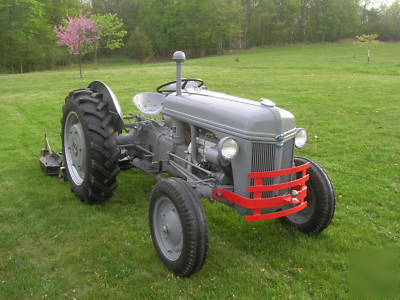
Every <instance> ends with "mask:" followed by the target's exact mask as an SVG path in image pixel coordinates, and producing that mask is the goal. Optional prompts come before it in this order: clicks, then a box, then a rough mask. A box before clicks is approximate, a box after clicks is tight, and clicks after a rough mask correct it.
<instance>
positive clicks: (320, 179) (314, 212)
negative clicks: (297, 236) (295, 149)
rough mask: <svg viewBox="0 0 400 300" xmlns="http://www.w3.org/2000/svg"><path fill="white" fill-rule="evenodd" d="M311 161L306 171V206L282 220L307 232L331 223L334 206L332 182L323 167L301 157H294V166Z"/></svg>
mask: <svg viewBox="0 0 400 300" xmlns="http://www.w3.org/2000/svg"><path fill="white" fill-rule="evenodd" d="M307 162H310V163H311V166H310V168H309V169H308V171H307V173H308V174H309V175H310V179H309V180H308V181H307V183H306V186H307V197H306V198H305V200H306V201H307V207H306V208H305V209H303V210H301V211H299V212H298V213H295V214H292V215H288V216H286V217H284V218H283V221H284V222H285V223H286V224H288V225H290V226H293V227H295V228H297V229H299V230H301V231H303V232H305V233H308V234H317V233H320V232H322V231H323V230H324V229H325V228H326V227H328V225H329V224H330V223H331V220H332V218H333V214H334V212H335V208H336V199H335V191H334V189H333V184H332V181H331V179H330V178H329V176H328V174H327V173H326V171H325V170H324V168H323V167H322V166H321V165H319V164H318V163H317V162H315V161H313V160H311V159H308V158H303V157H295V159H294V163H295V165H296V166H299V165H303V164H305V163H307Z"/></svg>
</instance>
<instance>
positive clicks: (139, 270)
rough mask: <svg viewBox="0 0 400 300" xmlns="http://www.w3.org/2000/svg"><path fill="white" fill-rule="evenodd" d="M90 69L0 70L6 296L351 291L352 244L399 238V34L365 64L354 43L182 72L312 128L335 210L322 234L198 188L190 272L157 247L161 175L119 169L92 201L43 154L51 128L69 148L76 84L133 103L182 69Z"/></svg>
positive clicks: (0, 229)
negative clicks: (205, 238) (172, 265)
mask: <svg viewBox="0 0 400 300" xmlns="http://www.w3.org/2000/svg"><path fill="white" fill-rule="evenodd" d="M237 58H239V59H237ZM84 75H85V77H84V78H83V79H80V78H79V70H78V69H77V67H73V68H68V69H64V70H59V71H46V72H35V73H29V74H22V75H1V76H0V299H24V298H25V299H26V298H34V299H42V298H48V299H55V298H56V299H63V298H65V299H73V298H76V299H102V298H114V299H133V298H153V299H174V298H181V299H186V298H209V299H234V298H236V299H246V298H247V299H261V298H275V299H281V298H284V299H287V298H292V299H308V298H315V299H323V298H326V297H329V298H351V297H352V296H351V291H350V290H351V288H350V284H349V281H350V280H349V279H350V277H351V276H350V269H351V266H352V259H351V257H352V254H353V252H354V251H357V250H361V251H365V250H366V249H370V248H373V249H382V248H388V247H389V248H391V247H396V246H399V243H400V241H399V240H400V224H399V223H400V122H399V118H400V44H395V43H386V44H381V45H379V46H378V47H376V48H373V49H372V57H371V62H370V64H367V57H366V49H362V48H359V47H358V46H355V45H352V44H318V45H301V46H291V47H282V48H265V49H254V50H250V51H243V52H236V53H233V55H227V56H221V57H209V58H204V59H191V60H188V61H187V62H185V64H184V65H183V75H184V76H186V77H195V78H196V77H197V78H202V79H204V80H205V82H206V85H207V87H208V88H209V89H212V90H217V91H222V92H226V93H230V94H233V95H238V96H243V97H246V98H250V99H255V100H257V99H260V98H261V97H264V98H268V99H271V100H273V101H274V102H275V103H276V104H277V105H278V106H280V107H282V108H284V109H287V110H289V111H291V112H292V113H293V114H294V115H295V116H296V118H297V126H298V127H304V128H306V129H308V132H309V143H308V145H307V146H306V147H305V148H304V149H302V150H300V151H299V150H297V154H296V155H298V156H305V157H309V158H312V159H314V160H316V161H318V162H319V163H320V164H322V165H323V166H324V167H325V168H326V170H327V171H328V173H329V175H330V176H331V178H332V180H333V183H334V185H335V190H336V197H337V208H336V213H335V217H334V219H333V222H332V223H331V225H330V226H329V227H328V228H327V229H326V230H325V231H324V232H323V233H322V234H321V235H319V236H314V237H309V236H307V235H305V234H303V233H301V232H298V231H296V230H294V229H292V228H289V227H287V226H284V225H283V224H282V223H281V222H280V221H279V220H271V221H263V222H253V223H246V222H245V220H244V218H243V217H242V216H239V215H238V214H237V213H236V212H235V211H233V210H231V209H230V208H228V207H226V206H224V205H223V204H220V203H216V204H210V203H209V202H208V201H207V200H204V201H203V204H204V206H205V210H206V214H207V218H208V224H209V234H210V249H209V254H208V259H207V261H206V264H205V266H204V268H203V269H202V270H201V271H200V272H199V273H197V274H196V275H194V276H193V277H191V278H188V279H182V278H177V277H175V276H174V275H173V274H172V273H171V272H169V271H168V270H167V269H166V268H165V267H164V265H163V264H162V263H161V261H160V260H159V259H158V257H157V254H156V251H155V250H154V248H153V244H152V241H151V237H150V231H149V221H148V199H149V196H150V193H151V190H152V187H153V186H154V184H155V181H154V180H153V179H151V178H150V177H148V176H147V175H145V174H143V173H142V172H141V171H139V170H135V169H132V170H129V171H126V172H121V173H120V175H119V177H118V185H119V186H118V188H117V190H116V191H115V194H114V197H113V198H112V199H110V201H108V202H107V203H105V204H102V205H85V204H82V203H81V202H80V201H79V200H77V199H76V198H75V196H74V195H73V194H72V193H71V192H70V187H69V184H68V183H65V182H61V181H59V180H58V179H57V178H54V177H46V176H44V173H43V172H42V171H41V170H40V166H39V155H40V149H41V148H42V147H43V133H44V131H45V130H46V131H47V132H48V134H49V137H50V143H51V145H52V146H53V148H55V149H57V150H59V149H61V139H60V118H61V107H62V105H63V103H64V98H65V96H66V95H67V94H68V92H69V91H71V90H74V89H77V88H82V87H86V86H87V85H88V84H89V83H90V82H91V81H92V80H102V81H104V82H106V83H107V84H108V85H109V86H110V87H111V88H112V89H113V90H114V92H115V94H116V95H117V97H118V99H119V101H120V103H121V106H122V109H123V112H124V113H128V112H136V110H135V108H134V106H133V104H132V100H131V99H132V96H133V95H135V94H137V93H140V92H144V91H154V90H155V88H156V87H157V86H158V85H160V84H162V83H164V82H167V81H171V80H174V78H175V65H174V63H173V62H165V63H152V64H143V65H140V64H136V63H134V62H130V61H126V62H124V61H122V62H117V63H114V64H111V63H108V64H103V65H100V67H99V69H98V70H95V69H93V68H92V67H91V66H90V65H87V66H84ZM366 263H368V262H366ZM396 264H399V261H393V266H395V265H396Z"/></svg>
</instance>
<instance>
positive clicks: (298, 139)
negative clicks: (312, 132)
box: [294, 128, 308, 149]
mask: <svg viewBox="0 0 400 300" xmlns="http://www.w3.org/2000/svg"><path fill="white" fill-rule="evenodd" d="M307 140H308V134H307V130H305V129H304V128H299V129H297V131H296V136H295V138H294V144H295V145H296V147H297V148H299V149H301V148H303V147H304V146H305V145H306V144H307Z"/></svg>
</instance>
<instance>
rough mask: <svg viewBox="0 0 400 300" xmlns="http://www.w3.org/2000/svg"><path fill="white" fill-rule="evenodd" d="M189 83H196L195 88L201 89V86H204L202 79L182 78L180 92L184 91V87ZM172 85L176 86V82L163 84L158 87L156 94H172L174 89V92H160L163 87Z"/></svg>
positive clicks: (166, 90) (167, 90)
mask: <svg viewBox="0 0 400 300" xmlns="http://www.w3.org/2000/svg"><path fill="white" fill-rule="evenodd" d="M189 81H194V82H196V83H197V87H201V86H203V85H204V81H203V80H202V79H197V78H182V90H184V89H185V87H186V85H187V84H188V82H189ZM174 83H175V84H176V80H175V81H171V82H167V83H164V84H162V85H160V86H159V87H158V88H157V93H160V94H162V93H173V92H176V89H175V90H169V89H165V90H162V88H164V87H166V86H169V85H170V84H174Z"/></svg>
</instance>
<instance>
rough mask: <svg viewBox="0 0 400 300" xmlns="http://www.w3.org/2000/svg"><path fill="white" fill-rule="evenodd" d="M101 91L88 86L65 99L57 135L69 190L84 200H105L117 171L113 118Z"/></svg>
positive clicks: (115, 135)
mask: <svg viewBox="0 0 400 300" xmlns="http://www.w3.org/2000/svg"><path fill="white" fill-rule="evenodd" d="M108 106H109V104H108V103H107V101H105V100H104V99H103V96H102V94H100V93H95V92H93V91H92V90H90V89H81V90H76V91H73V92H71V93H70V94H69V96H68V97H67V98H65V105H64V106H63V117H62V119H61V137H62V143H63V155H64V162H65V170H66V174H67V178H68V180H69V182H70V184H71V190H72V192H74V194H75V195H76V196H77V197H78V198H79V199H81V201H82V202H85V203H101V202H104V201H106V200H107V199H109V198H110V197H111V196H112V194H113V190H114V189H115V188H116V187H117V180H116V177H117V174H118V173H119V167H118V159H119V155H120V150H119V148H118V147H117V136H118V131H117V121H116V117H115V114H114V113H112V112H111V111H110V109H109V108H108Z"/></svg>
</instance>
